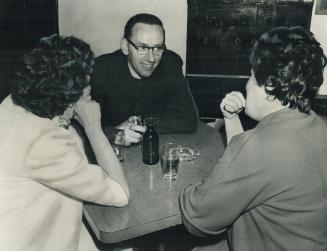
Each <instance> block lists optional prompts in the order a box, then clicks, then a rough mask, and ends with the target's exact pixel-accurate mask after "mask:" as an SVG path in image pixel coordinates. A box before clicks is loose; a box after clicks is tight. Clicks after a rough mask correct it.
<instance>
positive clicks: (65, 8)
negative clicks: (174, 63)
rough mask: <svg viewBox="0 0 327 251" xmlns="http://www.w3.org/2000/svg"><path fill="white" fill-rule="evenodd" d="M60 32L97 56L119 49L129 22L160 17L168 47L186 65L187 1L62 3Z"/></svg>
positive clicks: (71, 0) (87, 0) (65, 0)
mask: <svg viewBox="0 0 327 251" xmlns="http://www.w3.org/2000/svg"><path fill="white" fill-rule="evenodd" d="M58 5H59V32H60V34H61V35H74V36H76V37H79V38H81V39H83V40H85V41H86V42H88V43H89V44H90V45H91V47H92V49H93V51H94V53H95V54H96V55H97V56H98V55H101V54H104V53H108V52H112V51H114V50H116V49H119V47H120V38H121V37H122V35H123V30H124V26H125V24H126V22H127V20H128V19H129V18H130V17H131V16H133V15H134V14H137V13H141V12H147V13H151V14H154V15H156V16H158V17H159V18H160V19H161V21H162V22H163V24H164V27H165V30H166V45H167V47H168V48H169V49H171V50H173V51H175V52H177V53H178V54H179V55H180V56H181V57H182V59H183V61H184V67H185V62H186V60H185V59H186V29H187V0H59V1H58Z"/></svg>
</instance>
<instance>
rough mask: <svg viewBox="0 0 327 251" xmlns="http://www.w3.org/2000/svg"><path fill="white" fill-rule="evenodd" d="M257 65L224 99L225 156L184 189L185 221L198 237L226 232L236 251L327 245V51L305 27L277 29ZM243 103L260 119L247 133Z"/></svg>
mask: <svg viewBox="0 0 327 251" xmlns="http://www.w3.org/2000/svg"><path fill="white" fill-rule="evenodd" d="M250 63H251V65H252V70H251V76H250V78H249V80H248V83H247V85H246V93H247V95H246V98H244V97H243V95H242V94H241V93H239V92H231V93H229V94H227V95H226V96H225V98H224V99H223V100H222V102H221V105H220V109H221V110H222V112H223V115H224V121H225V127H226V133H227V140H228V145H227V148H226V150H225V152H224V155H223V157H222V158H221V159H220V160H219V161H218V163H217V164H216V166H215V167H214V168H213V169H212V171H211V173H210V174H209V175H208V177H207V178H205V179H204V180H203V182H202V183H200V184H193V185H189V186H186V187H184V188H183V190H182V192H181V196H180V204H181V210H182V215H183V219H184V223H185V225H186V226H187V227H188V228H189V229H190V231H191V232H193V233H195V234H198V235H216V234H219V233H221V232H224V231H225V230H226V231H227V237H228V238H227V240H228V246H229V249H230V250H234V251H238V250H241V251H254V250H260V251H266V250H267V251H268V250H269V251H279V250H280V251H282V250H283V251H308V250H312V251H313V250H314V251H323V250H327V224H326V222H327V186H326V184H327V165H326V163H327V154H326V153H327V126H326V123H325V122H324V121H323V120H322V119H321V118H320V117H319V116H317V114H316V113H315V112H314V111H312V110H311V104H312V102H313V99H314V98H315V96H316V94H317V91H318V89H319V87H320V86H321V84H322V83H323V70H324V67H325V65H326V56H325V55H324V53H323V50H322V49H321V47H320V44H319V43H318V42H317V41H316V40H315V38H314V37H313V34H312V33H310V32H309V31H307V30H305V29H304V28H302V27H290V28H287V27H277V28H274V29H272V30H270V31H268V32H266V33H264V34H263V35H261V36H260V38H259V39H258V41H257V42H256V44H255V46H254V48H253V50H252V54H251V56H250ZM244 108H245V113H246V114H247V115H248V116H250V117H251V118H253V119H255V120H257V121H259V123H258V124H257V126H256V127H255V128H253V129H251V130H248V131H246V132H244V131H243V128H242V125H241V122H240V120H239V117H238V113H239V112H240V111H242V110H243V109H244ZM219 245H220V248H221V249H224V248H225V249H224V250H227V249H228V247H227V246H226V242H221V243H220V244H219ZM210 248H213V247H212V246H211V247H209V246H205V247H203V249H204V250H212V249H210ZM198 249H200V248H198ZM221 249H219V250H221ZM216 250H218V249H216Z"/></svg>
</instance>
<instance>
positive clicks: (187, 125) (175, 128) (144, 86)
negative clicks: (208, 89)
mask: <svg viewBox="0 0 327 251" xmlns="http://www.w3.org/2000/svg"><path fill="white" fill-rule="evenodd" d="M182 65H183V62H182V60H181V58H180V57H179V56H178V55H177V54H176V53H174V52H172V51H167V52H165V54H164V55H163V57H162V60H161V62H160V64H159V66H158V67H157V69H156V70H155V71H154V73H153V74H152V75H151V76H150V77H149V78H144V79H135V78H133V77H132V75H131V73H130V72H129V69H128V65H127V57H126V56H125V55H124V54H123V53H122V51H121V50H117V51H115V52H113V53H111V54H104V55H101V56H99V57H98V58H97V59H96V64H95V69H94V73H93V75H92V79H91V85H92V96H93V98H94V99H95V100H96V101H98V102H99V103H100V105H101V111H102V125H103V127H108V126H110V127H113V126H117V125H119V124H120V123H122V122H124V121H126V120H127V119H128V118H129V117H130V116H133V115H141V116H142V117H143V118H144V117H147V116H156V117H158V118H159V129H158V131H159V132H160V133H193V132H194V131H195V130H196V126H197V120H198V116H197V111H196V108H195V105H194V102H193V99H192V96H191V93H190V91H189V88H188V85H187V82H186V80H185V78H184V75H183V72H182Z"/></svg>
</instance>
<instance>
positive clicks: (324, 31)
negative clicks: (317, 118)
mask: <svg viewBox="0 0 327 251" xmlns="http://www.w3.org/2000/svg"><path fill="white" fill-rule="evenodd" d="M315 11H316V1H315V3H314V6H313V10H312V19H311V28H310V30H311V32H313V34H314V35H315V38H316V39H317V40H318V42H319V43H320V44H321V47H322V48H323V50H324V52H325V55H327V15H316V14H315ZM324 73H325V74H324V83H323V85H322V86H321V88H320V90H319V94H323V95H327V69H326V68H325V72H324Z"/></svg>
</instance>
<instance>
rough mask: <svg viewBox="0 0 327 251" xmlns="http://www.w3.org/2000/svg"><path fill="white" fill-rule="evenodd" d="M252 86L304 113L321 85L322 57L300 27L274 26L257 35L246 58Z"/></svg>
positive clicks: (323, 56)
mask: <svg viewBox="0 0 327 251" xmlns="http://www.w3.org/2000/svg"><path fill="white" fill-rule="evenodd" d="M250 63H251V65H252V69H253V74H254V77H255V80H256V83H257V84H258V85H259V86H261V87H263V88H264V90H265V92H266V94H267V96H268V98H272V99H278V100H279V101H280V102H281V104H282V105H283V106H289V108H291V109H298V110H299V111H300V112H305V113H308V112H309V111H310V108H311V102H312V100H313V99H314V97H315V96H316V94H317V91H318V89H319V87H320V86H321V84H322V82H323V69H324V67H325V65H326V56H325V55H324V53H323V50H322V48H321V47H320V44H319V43H318V42H317V41H316V40H315V38H314V37H313V34H312V33H311V32H309V31H307V30H306V29H304V28H302V27H290V28H287V27H277V28H274V29H272V30H270V31H268V32H266V33H264V34H263V35H261V36H260V38H259V39H258V41H257V42H256V44H255V46H254V48H253V51H252V53H251V56H250Z"/></svg>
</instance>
